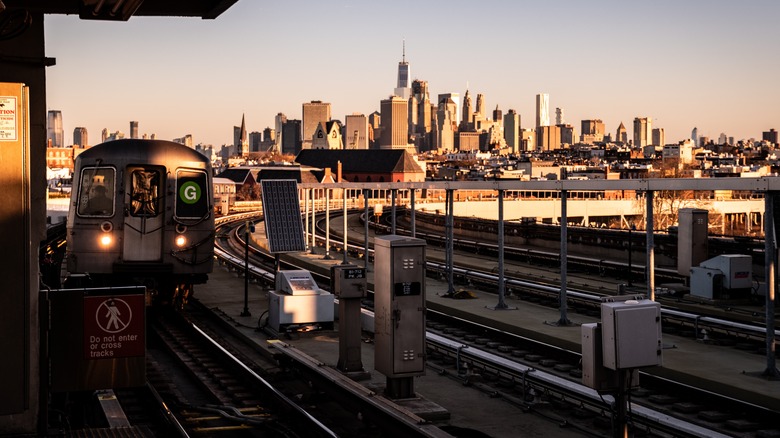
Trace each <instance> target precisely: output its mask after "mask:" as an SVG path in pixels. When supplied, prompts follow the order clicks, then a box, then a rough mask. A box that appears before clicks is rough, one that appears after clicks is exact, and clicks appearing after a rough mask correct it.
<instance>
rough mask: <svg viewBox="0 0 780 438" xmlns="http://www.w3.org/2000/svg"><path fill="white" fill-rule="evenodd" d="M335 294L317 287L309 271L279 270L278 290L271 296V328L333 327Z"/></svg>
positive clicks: (270, 294) (269, 323)
mask: <svg viewBox="0 0 780 438" xmlns="http://www.w3.org/2000/svg"><path fill="white" fill-rule="evenodd" d="M333 307H334V305H333V294H331V293H330V292H327V291H324V290H322V289H320V288H319V287H318V286H317V283H316V282H315V281H314V278H313V277H312V276H311V273H310V272H309V271H303V270H300V271H279V272H278V273H277V274H276V290H275V291H270V292H269V293H268V326H269V327H271V328H272V329H273V330H276V331H277V332H280V331H283V329H284V328H285V327H286V326H289V325H310V324H325V325H327V326H332V325H333V313H334V312H333Z"/></svg>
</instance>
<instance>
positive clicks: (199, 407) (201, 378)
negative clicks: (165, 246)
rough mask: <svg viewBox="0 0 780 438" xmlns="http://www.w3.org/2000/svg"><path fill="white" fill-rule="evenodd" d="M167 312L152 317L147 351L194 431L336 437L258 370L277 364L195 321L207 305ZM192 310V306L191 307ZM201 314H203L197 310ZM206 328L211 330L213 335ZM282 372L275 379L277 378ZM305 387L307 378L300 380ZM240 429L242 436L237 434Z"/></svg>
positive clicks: (184, 420) (190, 430)
mask: <svg viewBox="0 0 780 438" xmlns="http://www.w3.org/2000/svg"><path fill="white" fill-rule="evenodd" d="M187 308H188V310H187V311H186V312H187V314H186V315H185V314H184V312H164V314H160V315H157V316H156V317H155V318H154V323H153V324H152V327H153V329H154V333H155V337H154V340H153V341H152V342H150V344H151V345H150V347H149V349H148V350H149V355H150V356H151V358H152V361H153V363H154V364H155V366H154V368H155V369H156V370H159V371H160V372H165V373H166V374H167V379H166V380H167V381H169V382H171V385H169V386H168V387H167V388H166V391H160V392H161V393H162V394H164V397H163V398H164V399H165V402H166V403H167V404H168V405H170V406H172V407H174V410H175V413H176V415H177V417H179V418H180V422H181V423H182V424H183V425H184V428H185V430H187V432H188V433H190V434H197V435H204V434H205V435H209V436H215V435H223V436H268V437H276V436H279V437H335V436H337V434H336V433H335V432H334V431H333V430H331V429H330V428H328V427H327V426H326V425H325V424H323V423H322V422H320V421H319V420H317V419H316V418H314V417H313V416H311V415H310V414H308V413H307V412H306V411H305V410H304V409H303V408H301V407H300V406H299V405H298V404H297V403H295V402H293V401H292V400H291V399H290V398H289V397H288V396H287V395H285V394H284V393H283V392H282V391H281V390H280V389H278V387H281V386H286V387H287V388H289V387H290V386H292V385H296V383H295V382H292V381H287V382H284V384H282V383H280V382H278V381H277V382H276V383H275V384H271V383H270V382H269V381H268V380H267V379H266V378H264V377H262V376H261V375H260V373H263V374H269V372H268V371H267V369H271V368H273V367H274V366H275V365H274V364H273V363H269V361H268V360H267V358H266V359H265V360H264V362H265V363H266V367H268V368H266V369H265V370H264V369H262V368H261V367H260V366H259V365H258V363H259V360H260V359H261V358H259V357H258V356H259V355H258V354H257V353H254V356H255V357H252V358H250V357H249V356H248V354H247V352H250V354H251V350H249V349H246V348H243V349H239V348H237V347H236V346H235V341H232V342H231V341H230V340H228V338H222V337H221V336H219V334H217V333H215V332H214V331H213V330H212V329H210V328H207V327H205V326H204V327H200V326H198V325H196V324H194V323H193V322H192V319H195V318H204V316H203V309H199V308H197V307H196V306H193V305H190V306H187ZM189 309H193V310H189ZM196 314H199V315H196ZM207 331H209V332H211V333H210V334H209V333H207ZM279 377H280V376H279V374H278V373H276V374H275V375H274V378H275V379H277V380H279ZM297 385H298V386H299V387H303V388H305V387H306V385H305V382H299V383H297ZM237 434H240V435H237Z"/></svg>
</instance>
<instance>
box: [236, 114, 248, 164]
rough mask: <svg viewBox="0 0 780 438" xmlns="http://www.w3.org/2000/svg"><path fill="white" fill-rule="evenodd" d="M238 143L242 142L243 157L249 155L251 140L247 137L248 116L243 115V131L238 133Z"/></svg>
mask: <svg viewBox="0 0 780 438" xmlns="http://www.w3.org/2000/svg"><path fill="white" fill-rule="evenodd" d="M238 141H240V142H241V155H243V156H245V157H246V156H248V155H249V139H248V138H247V135H246V116H245V114H241V129H240V130H239V131H238Z"/></svg>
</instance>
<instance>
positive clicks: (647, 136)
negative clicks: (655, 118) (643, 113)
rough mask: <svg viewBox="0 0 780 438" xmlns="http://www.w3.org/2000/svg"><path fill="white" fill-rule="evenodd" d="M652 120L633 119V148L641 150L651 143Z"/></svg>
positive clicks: (643, 118)
mask: <svg viewBox="0 0 780 438" xmlns="http://www.w3.org/2000/svg"><path fill="white" fill-rule="evenodd" d="M652 123H653V122H652V119H650V118H649V117H636V118H634V147H635V148H643V147H645V146H647V145H649V144H651V143H652V141H653V138H652V133H653V126H652Z"/></svg>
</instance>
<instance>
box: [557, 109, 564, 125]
mask: <svg viewBox="0 0 780 438" xmlns="http://www.w3.org/2000/svg"><path fill="white" fill-rule="evenodd" d="M564 123H566V122H565V121H564V120H563V108H555V124H556V125H563V124H564Z"/></svg>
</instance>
